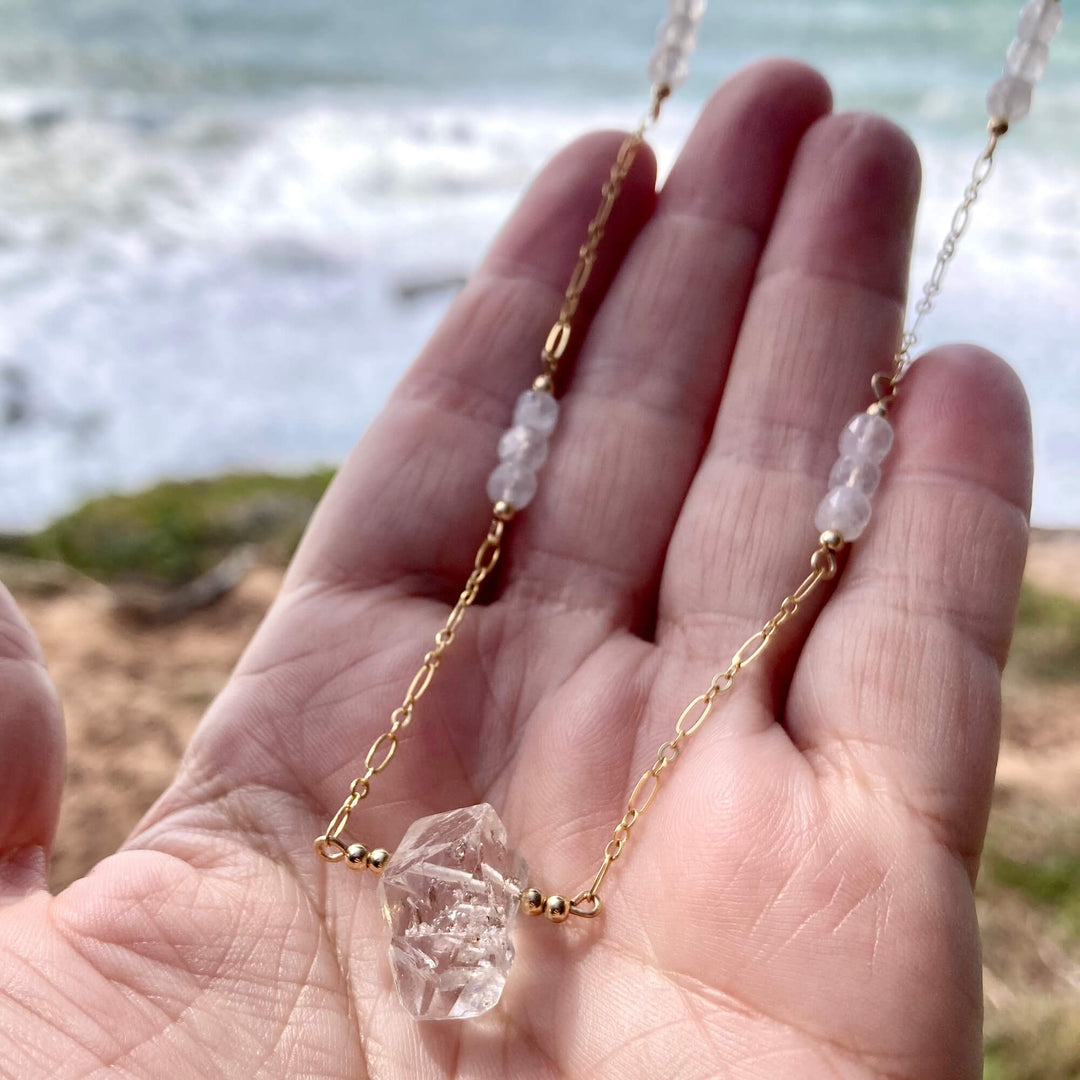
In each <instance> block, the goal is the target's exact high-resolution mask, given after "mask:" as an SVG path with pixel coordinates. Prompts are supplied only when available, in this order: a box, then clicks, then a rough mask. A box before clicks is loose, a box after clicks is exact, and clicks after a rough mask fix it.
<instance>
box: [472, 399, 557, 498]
mask: <svg viewBox="0 0 1080 1080" xmlns="http://www.w3.org/2000/svg"><path fill="white" fill-rule="evenodd" d="M558 419H559V403H558V402H557V401H556V400H555V398H554V397H553V396H552V395H551V394H549V393H548V392H547V391H546V390H526V391H525V393H524V394H522V395H521V397H519V398H518V400H517V406H516V407H515V408H514V425H513V427H510V428H507V430H506V431H504V432H503V434H502V438H501V439H499V464H498V465H497V466H496V467H495V470H494V472H492V474H491V475H490V476H489V477H488V482H487V493H488V497H489V498H490V499H491V501H492V502H493V503H499V502H503V503H507V504H508V505H510V506H512V507H513V508H514V509H515V510H524V509H525V507H526V506H528V505H529V503H531V502H532V500H533V496H534V495H535V494H536V472H537V470H538V469H539V468H540V466H541V465H543V464H544V462H545V461H546V460H547V456H548V436H549V435H550V434H551V433H552V432H553V431H554V430H555V424H556V422H557V421H558Z"/></svg>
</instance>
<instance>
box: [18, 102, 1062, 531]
mask: <svg viewBox="0 0 1080 1080" xmlns="http://www.w3.org/2000/svg"><path fill="white" fill-rule="evenodd" d="M673 105H674V107H673V108H672V110H671V111H670V114H669V115H668V116H666V117H665V124H664V125H663V126H662V127H661V129H660V130H659V133H658V138H659V140H660V143H659V156H660V158H661V164H662V166H666V165H668V164H670V162H671V160H672V159H673V157H674V153H675V148H676V147H677V145H678V143H679V142H680V141H681V139H682V137H683V136H684V135H685V133H686V131H687V130H688V128H689V125H690V123H691V116H692V110H691V106H690V105H689V104H688V103H686V102H683V101H678V102H675V103H673ZM945 108H946V111H948V109H949V108H951V106H948V105H946V106H945ZM632 116H633V110H632V109H630V111H629V112H628V106H627V104H626V102H624V101H619V102H613V103H611V104H603V103H593V104H587V105H583V106H567V105H535V104H528V103H521V102H516V103H505V104H497V103H496V104H488V103H484V102H480V101H476V100H473V101H460V102H453V101H447V100H437V99H433V98H430V97H429V98H428V99H426V100H424V99H421V98H419V97H404V96H402V97H394V96H392V95H391V94H389V93H387V92H372V93H368V94H361V93H352V92H350V93H349V94H345V93H336V94H318V95H316V94H311V95H301V96H294V97H292V98H290V99H289V100H288V101H287V102H284V103H283V102H281V101H272V102H263V101H252V100H247V101H243V100H241V101H232V102H225V103H223V102H222V101H220V100H217V101H212V102H211V101H204V102H201V103H195V104H190V103H189V104H187V105H185V107H184V108H183V109H177V108H176V106H175V103H173V102H170V101H169V100H167V99H161V100H154V99H150V98H146V97H143V98H130V99H125V98H123V97H122V96H117V95H113V96H111V97H109V98H107V99H103V100H101V101H94V100H90V99H87V98H86V97H84V96H78V95H70V94H69V95H60V94H46V95H38V96H36V97H35V96H34V95H28V94H20V95H10V96H8V97H5V98H0V295H2V296H3V304H4V318H3V320H0V372H2V371H3V370H4V369H6V370H7V371H8V372H9V373H10V372H21V373H22V374H21V375H18V376H12V377H11V378H14V379H15V381H14V382H12V381H11V378H9V379H8V381H7V382H6V383H5V382H4V381H3V380H0V418H2V416H3V412H4V408H5V404H4V395H5V393H6V394H7V397H8V405H9V406H10V405H11V400H12V398H13V395H14V397H16V398H18V401H16V402H15V405H16V408H15V410H14V412H12V411H11V409H10V408H9V409H8V412H9V414H10V415H9V420H11V422H10V423H9V424H8V425H7V426H6V427H2V426H0V528H3V529H9V530H11V529H20V528H29V527H32V526H35V525H38V524H40V523H42V522H43V521H45V520H47V519H48V518H49V517H51V516H52V515H54V514H56V513H58V512H60V511H62V510H64V509H66V508H68V507H70V506H71V505H73V504H74V503H75V502H77V501H78V500H79V499H81V498H83V497H85V496H87V495H88V494H91V493H94V492H97V491H101V490H106V489H117V488H119V489H128V488H134V487H138V486H141V485H144V484H147V483H150V482H153V481H154V480H156V479H158V478H160V477H163V476H188V475H196V474H204V473H213V472H216V471H219V470H222V469H226V468H252V467H268V468H302V467H306V466H308V465H310V464H312V463H315V462H320V461H333V460H337V459H339V458H340V457H341V456H342V454H343V453H344V452H345V451H346V450H347V449H348V447H349V446H350V445H351V443H352V442H353V441H354V439H355V438H356V436H357V435H358V434H359V433H360V431H361V430H362V429H363V427H364V426H365V424H366V423H367V422H368V421H369V420H370V418H371V417H372V416H373V415H374V413H375V412H376V411H377V409H378V408H379V406H380V404H381V403H382V401H383V400H384V399H385V397H386V395H387V393H388V392H389V389H390V387H391V386H392V384H393V383H394V381H395V380H396V378H397V377H398V375H399V374H400V372H401V371H402V370H403V368H404V366H405V365H406V364H407V363H408V361H409V359H410V358H411V357H412V356H413V355H414V353H415V352H416V351H417V349H418V348H419V347H420V345H421V343H422V342H423V340H424V339H425V338H426V336H427V335H428V334H429V333H430V331H431V329H432V327H433V326H434V323H435V322H436V320H437V319H438V317H439V316H440V314H441V313H442V311H443V310H444V309H445V306H446V304H447V303H448V302H449V299H450V296H451V293H452V290H451V289H442V290H440V289H439V288H437V287H435V288H433V289H432V290H431V291H430V292H427V293H424V292H423V291H422V290H421V293H422V295H420V296H419V297H418V298H416V299H413V300H406V299H403V290H404V292H408V291H409V289H408V287H409V286H413V285H416V284H420V285H423V284H425V283H438V282H440V281H443V280H452V279H455V278H458V277H461V276H464V275H466V274H468V273H469V272H470V271H471V269H472V268H473V267H474V266H475V265H476V263H477V261H478V259H479V258H480V256H481V254H482V251H483V249H484V247H485V246H486V244H487V242H488V241H489V240H490V237H491V236H492V234H493V232H494V230H495V229H496V227H497V225H498V223H499V221H500V220H501V219H502V217H504V216H505V214H506V213H507V211H508V210H509V208H510V207H511V205H512V204H513V202H514V200H515V198H516V197H517V195H518V193H519V192H520V190H521V188H522V187H523V185H524V184H525V183H526V182H527V180H528V178H529V177H530V175H531V174H532V173H533V172H534V171H535V169H536V167H537V163H538V162H539V161H541V160H542V159H543V158H545V157H546V156H548V155H549V154H550V153H551V152H553V151H554V150H555V149H556V148H557V147H558V146H559V145H560V144H562V143H563V142H565V141H566V140H567V139H568V138H569V137H571V136H572V135H573V134H575V133H577V132H580V131H583V130H586V129H588V128H591V127H596V126H617V125H622V124H624V123H625V122H626V121H627V119H628V117H632ZM916 119H917V124H918V134H919V135H920V136H922V137H921V139H920V142H921V144H922V149H923V152H924V159H925V166H926V179H925V201H924V207H923V213H922V215H921V218H920V226H919V235H918V243H917V253H916V264H915V268H916V276H917V277H918V276H919V275H921V274H923V273H924V272H925V269H927V268H928V266H929V264H930V262H931V260H932V257H933V250H934V246H935V244H936V242H937V240H938V239H939V238H940V235H941V233H942V232H943V230H944V228H945V227H946V226H947V223H948V220H949V217H950V216H951V213H952V207H953V205H954V204H955V202H956V199H957V196H958V193H959V191H960V189H961V188H962V186H963V182H964V180H965V179H966V174H967V171H968V169H969V168H970V162H971V159H972V158H973V156H974V153H975V152H977V149H978V145H979V141H978V126H977V125H976V126H975V127H974V128H973V129H970V130H972V131H973V132H974V134H973V135H972V137H970V138H969V137H968V134H967V133H968V130H969V129H965V136H964V138H954V137H953V131H952V124H951V123H949V122H947V121H948V120H949V119H951V118H950V117H946V120H945V121H943V120H942V117H941V116H940V115H937V116H933V115H921V116H919V115H917V117H916ZM939 123H945V126H946V127H947V128H948V129H949V132H948V135H947V136H945V137H943V136H940V135H938V136H935V134H934V132H935V130H936V129H935V125H936V124H939ZM1075 185H1076V179H1075V172H1074V171H1073V170H1072V169H1071V168H1068V167H1067V166H1066V165H1065V164H1064V163H1061V162H1058V161H1055V160H1054V159H1053V157H1052V156H1050V155H1048V154H1047V153H1046V152H1045V151H1042V150H1038V149H1035V148H1033V146H1032V145H1031V144H1024V143H1023V142H1021V141H1020V139H1019V138H1018V139H1017V141H1016V143H1015V144H1014V145H1011V146H1010V147H1009V153H1008V155H1003V160H1002V163H1001V166H1000V168H999V171H998V175H997V176H996V177H995V178H994V181H993V184H992V186H991V188H990V189H989V191H988V195H987V199H986V201H985V203H984V204H982V205H980V207H979V208H978V211H977V214H978V222H977V226H976V227H975V228H973V230H972V232H971V234H970V236H969V237H968V238H966V239H965V242H964V249H963V252H962V254H961V257H960V259H959V260H958V264H957V266H956V268H955V270H954V271H951V272H950V280H949V287H948V292H947V294H946V297H945V298H944V299H943V301H942V305H941V310H940V314H939V316H937V317H936V321H934V322H933V323H932V324H931V328H930V335H929V336H928V340H938V339H941V338H944V337H953V336H956V337H964V338H972V337H974V338H977V339H980V340H982V341H983V342H984V343H986V344H988V345H991V346H994V347H996V348H999V349H1000V350H1001V351H1003V352H1005V353H1006V355H1008V356H1009V357H1010V359H1012V360H1013V361H1014V362H1015V363H1016V364H1017V366H1018V367H1019V368H1020V370H1021V372H1022V374H1023V375H1024V377H1025V380H1026V382H1027V384H1028V388H1029V391H1030V392H1031V394H1032V397H1033V399H1034V404H1035V416H1036V428H1037V432H1038V453H1039V488H1038V492H1037V499H1036V517H1037V519H1038V520H1041V521H1043V522H1045V523H1057V522H1077V521H1080V489H1078V484H1077V480H1076V470H1075V469H1069V468H1063V467H1062V464H1061V462H1062V457H1063V455H1064V456H1066V457H1068V456H1070V455H1071V456H1072V457H1074V458H1075V456H1076V455H1077V450H1078V447H1077V446H1076V436H1075V430H1076V425H1075V423H1074V421H1073V419H1072V412H1073V409H1072V407H1071V406H1067V405H1066V404H1065V401H1066V399H1067V398H1068V396H1069V395H1071V397H1072V400H1073V401H1077V400H1080V365H1078V364H1076V362H1075V360H1074V359H1073V350H1072V343H1073V342H1074V341H1075V340H1076V339H1077V331H1078V330H1080V316H1078V313H1077V307H1076V303H1075V301H1074V299H1073V296H1072V295H1071V293H1072V291H1073V288H1074V284H1073V283H1075V282H1076V281H1077V280H1078V279H1080V273H1078V271H1080V214H1078V211H1077V209H1076V207H1077V200H1076V198H1075ZM24 384H25V385H24ZM5 386H6V387H7V389H6V390H5Z"/></svg>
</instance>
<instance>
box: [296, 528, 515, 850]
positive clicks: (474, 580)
mask: <svg viewBox="0 0 1080 1080" xmlns="http://www.w3.org/2000/svg"><path fill="white" fill-rule="evenodd" d="M505 529H506V522H505V520H503V519H502V518H498V517H496V518H492V520H491V524H490V525H489V526H488V531H487V535H486V536H485V537H484V540H483V543H482V544H481V545H480V547H479V548H478V549H477V551H476V558H475V559H474V560H473V568H472V572H471V573H470V574H469V577H468V579H467V580H466V582H465V588H464V589H462V591H461V595H460V596H459V597H458V598H457V603H456V604H454V606H453V607H452V608H451V609H450V614H449V615H447V617H446V621H445V622H444V623H443V625H442V626H441V627H440V628H439V630H438V632H437V633H436V634H435V647H434V648H433V649H431V650H430V651H429V652H427V653H425V654H424V662H423V663H422V664H421V665H420V668H419V670H418V671H417V672H416V674H415V675H414V676H413V677H412V681H411V682H410V683H409V687H408V689H407V690H406V691H405V697H404V698H403V700H402V702H401V704H400V705H399V706H398V707H397V708H396V709H395V710H394V711H393V712H392V713H391V714H390V726H389V727H388V728H387V730H386V731H384V732H383V733H382V734H381V735H379V736H378V737H377V738H376V739H375V741H374V742H373V743H372V744H371V746H370V747H369V748H368V752H367V754H365V755H364V772H363V773H362V774H361V775H360V776H358V777H356V779H355V780H353V782H352V783H351V784H350V785H349V794H348V796H347V797H346V799H345V801H344V802H343V803H342V804H341V806H340V807H339V808H338V811H337V813H336V814H334V816H333V817H332V818H331V819H330V824H329V825H327V827H326V832H324V833H323V834H322V836H319V837H317V838H316V839H315V851H316V852H317V853H318V854H319V855H320V856H321V857H322V858H324V859H326V860H327V862H338V861H339V860H340V859H344V858H345V853H346V851H347V850H348V848H347V845H346V844H345V842H344V841H343V840H342V839H341V834H342V833H343V832H344V831H345V826H346V825H348V823H349V817H350V816H351V815H352V812H353V811H354V810H355V809H356V807H357V805H358V804H359V803H360V800H361V799H366V798H367V796H368V793H369V792H370V790H371V781H372V778H373V777H375V776H376V775H377V774H378V773H381V772H382V771H383V769H385V768H386V767H387V765H389V764H390V762H391V761H392V760H393V757H394V754H395V753H397V748H398V733H399V732H400V731H401V730H402V728H406V727H408V726H409V722H410V721H411V720H412V717H413V712H414V710H415V709H416V703H417V702H418V701H419V700H420V699H421V698H422V697H423V696H424V694H425V693H427V689H428V687H429V686H431V680H432V679H433V678H434V677H435V672H436V671H437V670H438V667H439V664H440V663H441V662H442V657H443V653H444V652H446V650H447V649H448V648H449V647H450V645H451V644H452V643H453V641H454V638H455V637H456V636H457V631H458V627H459V626H461V620H462V619H464V618H465V612H466V611H468V609H469V608H470V607H472V605H473V604H474V603H475V602H476V598H477V597H478V596H479V595H480V588H481V586H482V585H483V584H484V582H485V581H486V580H487V578H488V577H489V576H490V575H491V573H492V571H493V570H494V569H495V566H496V564H497V563H498V561H499V554H500V553H501V551H502V542H503V534H504V532H505Z"/></svg>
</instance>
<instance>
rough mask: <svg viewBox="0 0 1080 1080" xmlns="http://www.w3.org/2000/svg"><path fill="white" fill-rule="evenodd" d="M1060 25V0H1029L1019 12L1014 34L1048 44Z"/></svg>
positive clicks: (1026, 39) (1025, 39)
mask: <svg viewBox="0 0 1080 1080" xmlns="http://www.w3.org/2000/svg"><path fill="white" fill-rule="evenodd" d="M1059 26H1061V3H1060V0H1029V2H1028V3H1026V4H1025V5H1024V7H1023V10H1022V11H1021V12H1020V26H1019V28H1018V29H1017V31H1016V36H1017V37H1018V38H1021V39H1022V40H1024V41H1041V42H1042V43H1043V44H1044V45H1048V44H1049V43H1050V41H1051V40H1052V39H1053V37H1054V35H1055V34H1056V33H1057V32H1058V27H1059Z"/></svg>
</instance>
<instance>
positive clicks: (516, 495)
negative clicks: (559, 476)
mask: <svg viewBox="0 0 1080 1080" xmlns="http://www.w3.org/2000/svg"><path fill="white" fill-rule="evenodd" d="M487 493H488V498H489V499H490V500H491V501H492V502H493V503H497V502H505V503H509V504H510V505H511V506H512V507H513V508H514V509H515V510H524V509H525V507H526V506H528V505H529V503H531V502H532V500H533V496H534V495H535V494H536V473H535V472H533V470H532V469H529V468H526V467H525V466H524V465H518V464H516V463H514V462H512V461H504V462H503V463H502V464H501V465H498V466H496V468H495V470H494V471H493V472H492V474H491V475H490V476H489V477H488V482H487Z"/></svg>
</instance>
